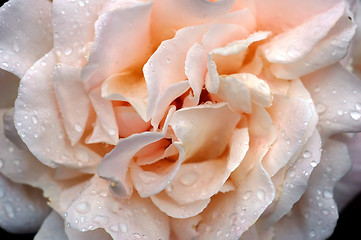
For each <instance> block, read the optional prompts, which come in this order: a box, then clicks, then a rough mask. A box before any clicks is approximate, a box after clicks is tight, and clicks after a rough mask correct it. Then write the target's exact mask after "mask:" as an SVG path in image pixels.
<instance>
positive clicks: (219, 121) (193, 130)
mask: <svg viewBox="0 0 361 240" xmlns="http://www.w3.org/2000/svg"><path fill="white" fill-rule="evenodd" d="M239 120H240V116H239V114H237V113H236V112H234V111H233V110H232V109H231V108H230V107H229V105H228V104H225V103H220V104H209V105H208V104H206V105H200V106H197V107H193V108H184V109H181V110H178V111H176V112H175V113H174V114H173V116H172V119H171V120H170V126H171V127H172V128H173V131H174V133H175V135H176V137H177V139H178V140H179V141H180V142H181V143H182V145H183V146H184V147H185V148H186V149H187V150H186V152H187V156H186V157H187V159H190V158H194V159H197V160H202V159H204V160H206V159H215V158H217V157H218V156H220V154H222V153H223V151H224V150H225V148H226V146H227V144H228V141H229V139H230V137H231V136H232V133H233V131H234V129H235V127H236V125H237V123H238V121H239Z"/></svg>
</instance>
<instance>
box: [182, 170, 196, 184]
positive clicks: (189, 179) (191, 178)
mask: <svg viewBox="0 0 361 240" xmlns="http://www.w3.org/2000/svg"><path fill="white" fill-rule="evenodd" d="M198 178H199V174H198V173H197V172H188V173H186V174H184V175H183V176H182V177H181V179H180V182H181V183H183V184H184V185H186V186H190V185H193V184H194V183H195V182H196V181H197V180H198Z"/></svg>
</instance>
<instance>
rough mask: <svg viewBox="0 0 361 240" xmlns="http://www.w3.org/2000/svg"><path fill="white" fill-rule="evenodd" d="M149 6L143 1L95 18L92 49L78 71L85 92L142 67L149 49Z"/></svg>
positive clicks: (149, 4) (150, 4)
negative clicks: (80, 71) (82, 66)
mask: <svg viewBox="0 0 361 240" xmlns="http://www.w3.org/2000/svg"><path fill="white" fill-rule="evenodd" d="M151 7H152V3H151V2H143V3H142V4H135V5H134V6H128V7H125V8H118V9H115V10H114V11H111V12H107V13H104V14H102V15H100V16H99V18H98V20H97V21H96V22H95V39H94V45H93V49H92V52H91V54H90V56H89V61H88V63H87V64H86V65H85V67H84V68H83V71H82V80H83V81H84V82H85V85H86V87H87V89H88V90H91V89H93V88H95V87H97V86H98V85H99V84H101V83H102V82H103V81H104V80H105V79H106V78H108V77H109V76H111V75H113V74H115V73H119V72H123V71H125V70H127V69H128V68H132V67H135V66H137V65H142V64H144V62H145V58H146V57H148V54H147V53H148V52H149V50H150V46H149V44H147V43H150V40H149V37H150V30H149V24H150V12H151ZM129 39H133V40H132V41H129ZM109 49H112V50H111V51H109Z"/></svg>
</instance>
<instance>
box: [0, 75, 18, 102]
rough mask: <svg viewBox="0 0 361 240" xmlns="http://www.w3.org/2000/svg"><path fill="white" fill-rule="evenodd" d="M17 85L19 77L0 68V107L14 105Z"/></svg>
mask: <svg viewBox="0 0 361 240" xmlns="http://www.w3.org/2000/svg"><path fill="white" fill-rule="evenodd" d="M18 87H19V78H17V77H16V76H15V75H13V74H11V73H9V72H7V71H5V70H2V69H0V96H1V101H0V108H10V107H12V106H14V102H15V99H16V96H17V91H18Z"/></svg>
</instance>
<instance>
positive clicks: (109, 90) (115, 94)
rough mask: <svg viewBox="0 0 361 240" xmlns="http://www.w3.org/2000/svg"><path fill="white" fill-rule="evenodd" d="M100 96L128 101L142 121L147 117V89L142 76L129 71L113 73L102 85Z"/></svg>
mask: <svg viewBox="0 0 361 240" xmlns="http://www.w3.org/2000/svg"><path fill="white" fill-rule="evenodd" d="M101 91H102V97H103V98H105V99H108V100H115V101H126V102H129V103H130V104H131V105H132V106H133V107H134V109H135V110H136V111H137V113H138V114H139V115H140V117H141V118H142V119H143V120H144V121H148V120H149V119H148V120H146V119H147V104H148V91H147V85H146V83H145V81H144V78H143V77H142V76H138V75H134V74H132V73H130V72H124V73H119V74H114V75H112V76H110V77H109V78H107V79H106V80H105V81H104V82H103V84H102V86H101Z"/></svg>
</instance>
